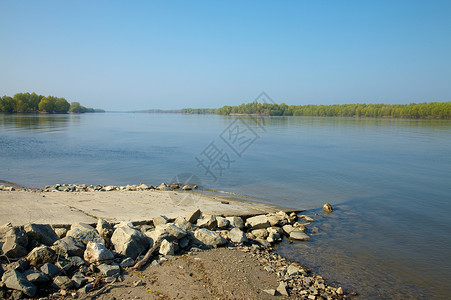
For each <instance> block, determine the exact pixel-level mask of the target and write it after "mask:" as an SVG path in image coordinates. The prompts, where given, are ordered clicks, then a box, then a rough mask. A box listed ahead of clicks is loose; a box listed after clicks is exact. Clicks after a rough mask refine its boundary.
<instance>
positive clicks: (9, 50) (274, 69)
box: [0, 0, 451, 110]
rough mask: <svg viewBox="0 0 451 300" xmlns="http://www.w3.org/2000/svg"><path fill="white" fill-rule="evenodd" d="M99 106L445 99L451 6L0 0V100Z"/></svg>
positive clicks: (449, 90)
mask: <svg viewBox="0 0 451 300" xmlns="http://www.w3.org/2000/svg"><path fill="white" fill-rule="evenodd" d="M26 91H29V92H32V91H35V92H36V93H38V94H42V95H54V96H58V97H65V98H66V99H67V100H69V101H79V102H81V103H82V104H83V105H85V106H90V107H99V108H104V109H107V110H135V109H148V108H162V109H173V108H183V107H221V106H223V105H236V104H240V103H242V102H250V101H253V100H254V99H255V97H257V96H258V95H259V94H260V92H262V91H265V92H266V93H267V94H268V95H269V96H270V97H271V98H272V99H273V100H274V101H276V102H279V103H280V102H285V103H287V104H312V103H313V104H335V103H338V104H341V103H375V102H377V103H410V102H425V101H451V97H450V95H451V1H357V0H356V1H5V0H0V94H1V95H13V94H15V93H17V92H26Z"/></svg>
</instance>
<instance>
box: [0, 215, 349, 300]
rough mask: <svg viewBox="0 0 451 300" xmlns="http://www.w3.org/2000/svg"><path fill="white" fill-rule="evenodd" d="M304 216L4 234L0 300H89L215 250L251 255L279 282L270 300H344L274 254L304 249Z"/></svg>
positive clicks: (0, 237) (32, 227)
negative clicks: (281, 247)
mask: <svg viewBox="0 0 451 300" xmlns="http://www.w3.org/2000/svg"><path fill="white" fill-rule="evenodd" d="M311 221H313V220H312V219H311V218H309V217H307V216H297V215H296V214H295V213H291V214H286V213H284V212H278V213H273V214H266V215H258V216H253V217H249V218H247V219H243V218H241V217H222V216H210V215H203V214H202V212H201V211H200V210H196V211H193V212H192V213H190V214H189V215H187V216H180V217H177V218H176V219H172V220H170V219H168V218H167V217H165V216H159V217H157V218H154V219H153V221H152V222H151V223H149V224H146V225H139V226H134V225H133V224H132V223H130V222H122V223H119V224H115V225H113V224H109V223H108V222H106V221H105V220H98V223H97V224H96V225H94V226H92V225H88V224H80V223H77V224H72V225H71V226H70V227H59V228H53V227H51V226H50V225H38V224H28V225H25V226H21V227H14V226H12V225H11V224H5V225H3V226H1V227H0V248H1V256H0V278H1V281H0V299H21V298H28V297H33V298H40V297H50V298H52V299H53V298H59V297H67V296H70V297H73V298H89V297H95V296H97V295H100V294H101V293H103V292H105V291H106V290H107V287H112V286H114V284H118V283H119V282H121V281H123V279H124V276H127V273H129V272H133V271H134V270H139V269H141V268H143V267H145V266H146V265H147V264H149V263H150V264H152V265H160V264H164V263H165V261H167V258H169V257H174V256H175V257H176V256H177V255H191V254H195V253H198V252H199V251H205V250H208V249H211V248H216V247H231V248H237V249H239V250H241V251H244V252H248V253H251V254H252V256H253V257H255V258H256V259H258V261H259V262H261V265H262V266H264V269H265V270H266V271H268V272H272V273H275V274H276V276H277V277H278V278H279V283H278V285H277V286H273V287H268V286H264V287H261V290H262V291H263V292H265V293H267V294H270V295H282V296H292V297H295V298H299V299H338V298H346V297H347V296H346V295H344V294H343V290H342V289H341V288H340V287H339V288H335V287H332V286H329V285H327V284H326V282H325V281H324V280H323V279H322V278H321V277H320V276H315V275H314V274H311V273H310V272H309V271H308V270H307V269H305V268H303V267H301V266H300V265H298V264H297V263H292V262H289V261H288V260H287V259H285V258H283V257H280V256H279V255H278V254H276V253H274V252H273V251H272V248H271V247H272V245H273V244H274V243H278V242H280V241H281V240H282V239H283V238H285V237H286V238H290V239H294V240H299V241H307V240H309V239H310V237H309V236H308V235H307V234H306V230H307V227H308V225H309V223H310V222H311Z"/></svg>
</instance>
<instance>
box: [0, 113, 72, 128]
mask: <svg viewBox="0 0 451 300" xmlns="http://www.w3.org/2000/svg"><path fill="white" fill-rule="evenodd" d="M79 123H80V115H63V114H56V115H50V114H0V131H16V130H18V129H19V130H24V131H34V132H35V131H37V132H51V131H65V130H67V128H68V127H70V126H73V125H77V124H79Z"/></svg>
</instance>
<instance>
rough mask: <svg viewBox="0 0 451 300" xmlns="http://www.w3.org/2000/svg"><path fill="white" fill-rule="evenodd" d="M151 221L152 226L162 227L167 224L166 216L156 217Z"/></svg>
mask: <svg viewBox="0 0 451 300" xmlns="http://www.w3.org/2000/svg"><path fill="white" fill-rule="evenodd" d="M152 221H153V225H154V226H158V225H164V224H166V223H167V222H168V218H167V217H166V216H158V217H156V218H153V220H152Z"/></svg>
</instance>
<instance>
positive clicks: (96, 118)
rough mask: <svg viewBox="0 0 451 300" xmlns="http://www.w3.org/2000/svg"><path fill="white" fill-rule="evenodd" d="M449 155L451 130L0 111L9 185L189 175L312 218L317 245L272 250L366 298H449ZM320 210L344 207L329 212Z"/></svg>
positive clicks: (397, 124) (330, 121)
mask: <svg viewBox="0 0 451 300" xmlns="http://www.w3.org/2000/svg"><path fill="white" fill-rule="evenodd" d="M450 153H451V121H436V120H392V119H355V118H315V117H263V118H256V117H253V118H250V117H225V116H215V115H179V114H121V113H117V114H114V113H106V114H84V115H4V114H0V165H1V168H0V180H6V181H11V182H15V183H17V184H20V185H24V186H29V187H42V186H44V185H52V184H55V183H87V184H112V185H125V184H133V183H139V182H144V183H146V184H153V185H158V184H159V183H161V182H162V181H166V182H168V181H171V180H172V179H173V178H179V179H180V178H182V180H183V178H184V176H177V175H179V174H183V173H188V174H190V176H191V175H194V176H195V177H196V178H198V181H199V182H200V183H201V184H202V185H203V186H204V187H207V188H212V189H219V190H224V191H228V192H235V193H239V194H246V195H251V196H255V197H259V198H262V199H264V200H265V201H268V202H272V203H275V204H280V205H286V206H292V207H295V208H300V209H310V211H308V214H310V215H313V214H314V213H318V216H317V217H315V219H316V222H315V224H314V225H313V227H317V229H315V232H310V233H311V234H313V235H312V237H313V240H312V241H311V242H307V243H292V244H288V243H283V244H281V245H280V247H279V248H278V250H277V251H279V252H280V253H283V254H284V255H286V256H289V257H291V258H293V259H296V260H298V261H299V262H301V263H302V264H304V265H307V266H308V267H310V268H311V269H313V270H314V271H316V272H318V273H319V274H322V275H324V276H325V277H326V278H327V279H328V280H329V281H331V282H336V283H338V284H341V285H343V286H344V287H346V288H348V289H351V290H355V291H357V292H358V293H360V295H362V298H365V299H367V298H399V299H405V298H429V299H430V298H436V299H446V298H449V297H450V296H451V290H450V288H449V286H448V284H447V282H450V281H451V237H450V234H449V232H450V230H451V218H449V215H450V213H451V171H450V170H451V155H450ZM196 157H197V159H199V161H202V163H203V164H204V166H206V168H203V167H202V165H201V164H200V163H199V161H198V160H196ZM212 158H215V159H213V160H212V163H211V164H210V165H209V164H208V162H209V161H210V159H212ZM208 166H209V167H210V168H208ZM325 202H330V203H331V204H332V205H333V206H334V207H336V208H337V210H336V211H335V212H334V213H332V214H330V215H328V216H324V214H323V213H322V211H321V209H318V208H320V207H321V206H322V205H323V204H324V203H325ZM316 231H317V232H316Z"/></svg>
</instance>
